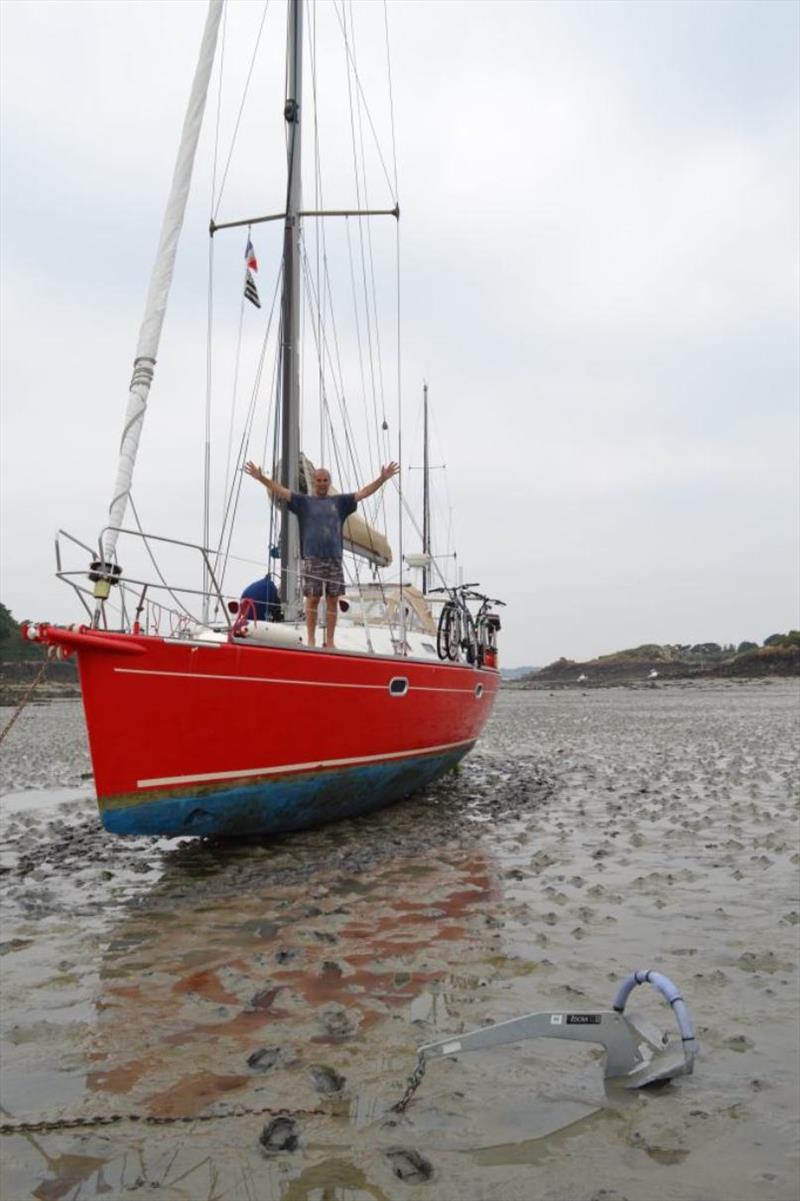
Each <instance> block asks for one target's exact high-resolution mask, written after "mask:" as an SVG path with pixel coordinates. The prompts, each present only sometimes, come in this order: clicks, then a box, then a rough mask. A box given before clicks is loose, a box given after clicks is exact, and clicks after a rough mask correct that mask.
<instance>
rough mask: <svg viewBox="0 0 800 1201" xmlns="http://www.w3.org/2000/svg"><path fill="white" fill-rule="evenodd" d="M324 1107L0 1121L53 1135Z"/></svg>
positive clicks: (18, 1130) (312, 1112) (1, 1128)
mask: <svg viewBox="0 0 800 1201" xmlns="http://www.w3.org/2000/svg"><path fill="white" fill-rule="evenodd" d="M325 1112H326V1111H325V1110H324V1109H286V1108H283V1109H276V1108H275V1107H274V1106H270V1105H263V1106H261V1107H260V1108H257V1109H253V1108H251V1107H249V1106H246V1105H239V1106H237V1107H236V1108H235V1109H232V1110H230V1112H228V1113H200V1114H177V1115H173V1116H169V1117H158V1116H157V1115H155V1114H148V1113H110V1114H94V1115H91V1114H90V1115H88V1116H87V1117H82V1118H81V1117H79V1118H40V1119H39V1120H38V1121H35V1122H32V1121H19V1122H2V1123H0V1134H53V1133H55V1132H57V1131H60V1130H89V1129H92V1128H94V1127H95V1126H115V1125H117V1124H118V1123H119V1122H139V1123H141V1124H142V1125H143V1126H175V1125H178V1124H179V1123H181V1122H183V1123H185V1124H187V1125H188V1124H189V1123H191V1122H221V1121H224V1120H225V1119H227V1118H243V1117H260V1116H262V1115H264V1114H270V1115H271V1116H272V1117H275V1118H288V1117H324V1116H325Z"/></svg>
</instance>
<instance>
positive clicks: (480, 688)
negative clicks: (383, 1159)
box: [475, 684, 483, 701]
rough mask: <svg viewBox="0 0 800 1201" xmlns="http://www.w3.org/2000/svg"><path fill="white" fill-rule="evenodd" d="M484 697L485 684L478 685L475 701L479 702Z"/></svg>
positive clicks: (476, 686)
mask: <svg viewBox="0 0 800 1201" xmlns="http://www.w3.org/2000/svg"><path fill="white" fill-rule="evenodd" d="M482 696H483V684H476V685H475V699H476V700H478V701H479V700H480V699H481V697H482Z"/></svg>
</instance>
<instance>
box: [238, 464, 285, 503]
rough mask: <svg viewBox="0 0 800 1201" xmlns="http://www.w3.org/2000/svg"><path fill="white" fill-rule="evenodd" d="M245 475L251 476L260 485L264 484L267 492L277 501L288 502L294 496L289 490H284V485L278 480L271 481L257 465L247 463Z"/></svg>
mask: <svg viewBox="0 0 800 1201" xmlns="http://www.w3.org/2000/svg"><path fill="white" fill-rule="evenodd" d="M244 473H245V475H249V476H251V477H252V478H253V479H254V480H258V482H259V484H263V485H264V487H265V488H266V490H267V492H269V494H270V496H272V497H273V498H274V499H275V500H288V499H289V497H290V496H291V495H292V494H291V492H290V491H289V489H288V488H284V486H283V484H279V483H278V481H277V480H271V479H270V478H269V476H268V475H264V472H263V471H262V470H261V468H260V467H257V466H256V464H255V463H251V462H247V463H245V465H244Z"/></svg>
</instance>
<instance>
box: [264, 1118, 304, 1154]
mask: <svg viewBox="0 0 800 1201" xmlns="http://www.w3.org/2000/svg"><path fill="white" fill-rule="evenodd" d="M258 1141H259V1143H260V1144H261V1147H262V1150H263V1152H264V1154H265V1155H278V1154H279V1153H280V1152H281V1151H296V1150H297V1147H298V1144H299V1142H300V1130H299V1127H298V1125H297V1122H295V1120H294V1118H273V1119H272V1121H271V1122H268V1123H267V1125H266V1126H265V1127H264V1129H263V1130H262V1131H261V1134H260V1135H259V1136H258Z"/></svg>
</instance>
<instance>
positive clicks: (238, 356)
mask: <svg viewBox="0 0 800 1201" xmlns="http://www.w3.org/2000/svg"><path fill="white" fill-rule="evenodd" d="M251 229H252V226H250V225H248V227H247V243H248V245H249V244H250V233H251ZM248 270H249V267H248V266H247V263H245V269H244V273H243V278H242V294H241V297H240V299H239V329H238V331H237V335H236V357H235V360H234V365H233V389H232V392H231V415H230V420H229V422H228V450H227V454H226V456H225V487H224V488H223V490H222V503H223V511H222V524H221V526H220V542H221V541H222V535H223V532H224V529H225V515H226V513H227V503H228V488H229V487H230V480H231V451H232V450H233V428H234V425H235V423H236V402H237V393H238V390H239V368H240V366H241V361H242V332H243V330H244V303H245V285H246V283H247V272H248ZM217 553H219V551H217Z"/></svg>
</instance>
